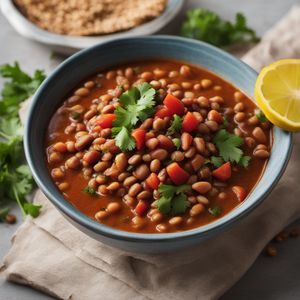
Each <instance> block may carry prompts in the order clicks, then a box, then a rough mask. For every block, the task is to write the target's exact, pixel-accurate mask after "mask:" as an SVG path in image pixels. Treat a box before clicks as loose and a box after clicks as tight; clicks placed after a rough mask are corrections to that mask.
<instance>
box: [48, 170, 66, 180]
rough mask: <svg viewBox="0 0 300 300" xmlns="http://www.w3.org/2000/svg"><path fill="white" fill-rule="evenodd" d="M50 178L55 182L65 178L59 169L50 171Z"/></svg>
mask: <svg viewBox="0 0 300 300" xmlns="http://www.w3.org/2000/svg"><path fill="white" fill-rule="evenodd" d="M51 176H52V178H53V179H55V180H58V179H62V178H64V177H65V172H64V171H63V170H62V169H60V168H54V169H52V171H51Z"/></svg>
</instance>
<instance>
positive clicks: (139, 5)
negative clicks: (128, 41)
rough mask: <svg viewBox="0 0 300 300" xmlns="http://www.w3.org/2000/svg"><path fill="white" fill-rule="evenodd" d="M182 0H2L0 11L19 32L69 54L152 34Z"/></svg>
mask: <svg viewBox="0 0 300 300" xmlns="http://www.w3.org/2000/svg"><path fill="white" fill-rule="evenodd" d="M183 3H184V1H183V0H151V1H143V0H104V1H97V0H88V1H84V2H82V1H79V0H76V1H70V0H67V1H59V0H45V1H42V2H40V1H33V0H29V1H25V0H15V1H12V0H2V1H1V3H0V8H1V11H2V13H3V15H4V16H5V17H6V18H7V20H8V22H9V23H10V24H11V25H12V26H13V27H14V29H15V30H16V31H17V32H18V33H20V34H21V35H23V36H25V37H27V38H29V39H32V40H35V41H38V42H41V43H43V44H46V45H49V46H50V47H51V48H52V49H53V50H55V51H58V52H60V53H64V54H70V53H73V52H76V51H77V50H80V49H83V48H87V47H90V46H93V45H95V44H99V43H102V42H106V41H108V40H112V39H116V38H121V37H132V36H141V35H148V34H153V33H155V32H157V31H159V30H160V29H161V28H163V27H164V26H165V25H166V24H167V23H169V22H170V21H171V20H172V19H173V18H174V17H175V16H176V15H177V14H178V13H179V11H180V9H181V8H182V6H183Z"/></svg>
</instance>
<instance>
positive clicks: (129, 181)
mask: <svg viewBox="0 0 300 300" xmlns="http://www.w3.org/2000/svg"><path fill="white" fill-rule="evenodd" d="M136 182H137V178H136V177H134V176H129V177H127V178H126V179H125V180H124V182H123V185H124V186H125V187H126V188H129V187H130V186H132V185H133V184H134V183H136Z"/></svg>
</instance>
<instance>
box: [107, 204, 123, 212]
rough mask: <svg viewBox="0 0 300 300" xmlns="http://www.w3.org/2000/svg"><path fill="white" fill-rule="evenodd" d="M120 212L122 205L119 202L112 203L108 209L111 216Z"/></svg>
mask: <svg viewBox="0 0 300 300" xmlns="http://www.w3.org/2000/svg"><path fill="white" fill-rule="evenodd" d="M120 210H121V204H120V203H119V202H111V203H109V204H108V205H107V207H106V211H107V212H108V213H110V214H115V213H116V212H118V211H120Z"/></svg>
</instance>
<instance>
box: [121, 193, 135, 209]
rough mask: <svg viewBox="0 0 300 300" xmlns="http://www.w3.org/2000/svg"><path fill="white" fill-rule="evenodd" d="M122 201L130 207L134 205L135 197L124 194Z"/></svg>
mask: <svg viewBox="0 0 300 300" xmlns="http://www.w3.org/2000/svg"><path fill="white" fill-rule="evenodd" d="M123 201H124V202H125V203H126V205H127V206H129V207H131V208H133V207H135V206H136V199H135V198H134V197H131V196H129V195H128V194H126V195H125V196H124V197H123Z"/></svg>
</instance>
